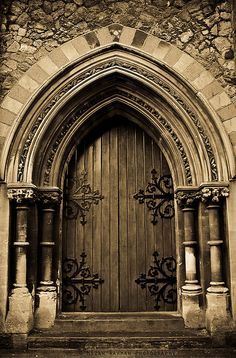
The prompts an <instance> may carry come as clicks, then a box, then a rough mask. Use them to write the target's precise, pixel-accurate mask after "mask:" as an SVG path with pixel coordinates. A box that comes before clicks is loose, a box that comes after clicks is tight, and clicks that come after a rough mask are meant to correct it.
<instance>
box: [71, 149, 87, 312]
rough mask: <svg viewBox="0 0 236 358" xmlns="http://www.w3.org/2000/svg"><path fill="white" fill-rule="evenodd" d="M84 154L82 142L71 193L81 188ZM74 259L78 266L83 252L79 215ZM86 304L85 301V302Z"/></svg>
mask: <svg viewBox="0 0 236 358" xmlns="http://www.w3.org/2000/svg"><path fill="white" fill-rule="evenodd" d="M84 152H85V142H83V143H82V144H81V145H80V146H79V147H78V150H77V154H76V170H75V173H74V175H73V178H74V179H75V180H76V181H75V184H74V187H73V192H74V191H75V190H77V189H78V188H79V187H80V186H81V181H80V179H81V176H82V173H83V172H84V170H85V167H84V162H85V160H84ZM68 240H69V242H70V241H71V238H70V237H68ZM74 245H75V257H76V259H77V261H78V264H79V262H80V260H81V257H80V255H81V254H82V252H83V251H84V250H85V236H84V226H83V225H82V224H81V222H80V213H79V214H78V216H77V219H76V230H75V244H74ZM86 303H87V300H86ZM80 306H81V303H80V302H79V300H78V301H77V303H76V306H75V311H79V312H80V311H81V308H80Z"/></svg>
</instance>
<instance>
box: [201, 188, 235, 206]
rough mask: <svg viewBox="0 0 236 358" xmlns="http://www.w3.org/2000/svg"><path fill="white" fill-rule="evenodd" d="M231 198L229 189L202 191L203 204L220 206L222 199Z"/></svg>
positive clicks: (204, 189) (205, 189)
mask: <svg viewBox="0 0 236 358" xmlns="http://www.w3.org/2000/svg"><path fill="white" fill-rule="evenodd" d="M228 196H229V189H228V188H227V187H206V188H203V189H201V198H202V201H203V202H206V203H209V204H218V203H219V202H220V200H221V199H222V198H226V197H228Z"/></svg>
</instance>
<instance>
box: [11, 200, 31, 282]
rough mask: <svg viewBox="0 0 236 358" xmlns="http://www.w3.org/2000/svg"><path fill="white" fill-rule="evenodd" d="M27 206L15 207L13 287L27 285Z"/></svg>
mask: <svg viewBox="0 0 236 358" xmlns="http://www.w3.org/2000/svg"><path fill="white" fill-rule="evenodd" d="M28 210H29V208H28V207H27V206H25V205H17V207H16V241H15V242H14V246H15V253H16V255H15V261H16V276H15V283H14V284H13V286H14V287H27V284H26V272H27V262H26V260H27V259H26V249H27V246H28V245H29V242H28V241H27V221H28Z"/></svg>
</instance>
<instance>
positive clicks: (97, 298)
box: [62, 119, 176, 312]
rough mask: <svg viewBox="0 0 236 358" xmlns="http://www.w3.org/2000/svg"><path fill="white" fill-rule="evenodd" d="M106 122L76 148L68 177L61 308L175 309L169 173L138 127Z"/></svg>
mask: <svg viewBox="0 0 236 358" xmlns="http://www.w3.org/2000/svg"><path fill="white" fill-rule="evenodd" d="M112 123H113V125H112V126H110V127H107V126H106V128H104V127H103V129H102V130H100V131H96V134H95V135H94V134H93V135H90V137H89V138H87V139H85V140H84V141H83V143H82V144H80V145H79V146H78V148H77V150H76V152H75V153H74V155H73V158H72V159H71V161H70V164H69V168H68V172H67V175H66V179H65V187H64V199H65V200H64V214H63V264H62V266H63V267H62V270H63V311H81V310H86V311H89V312H134V311H136V312H141V311H155V310H159V311H174V310H176V275H175V273H176V272H175V269H176V267H175V265H176V264H175V231H174V208H173V188H172V181H171V177H170V171H169V168H168V165H167V162H166V160H165V158H164V156H163V154H162V152H161V151H160V149H159V147H158V146H157V144H156V143H155V142H154V140H153V139H152V138H150V137H149V136H148V135H147V134H146V133H145V132H144V131H143V130H142V129H141V128H139V127H138V126H137V125H135V124H133V123H131V122H129V121H124V120H119V119H118V120H116V121H112ZM148 183H149V185H148ZM135 194H136V195H135ZM157 253H158V255H157ZM154 260H156V262H154Z"/></svg>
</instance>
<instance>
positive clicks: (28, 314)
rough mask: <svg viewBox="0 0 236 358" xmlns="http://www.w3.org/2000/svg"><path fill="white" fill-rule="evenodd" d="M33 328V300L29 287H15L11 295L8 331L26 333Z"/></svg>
mask: <svg viewBox="0 0 236 358" xmlns="http://www.w3.org/2000/svg"><path fill="white" fill-rule="evenodd" d="M32 328H33V300H32V296H31V294H30V293H29V291H28V289H27V288H14V289H13V290H12V294H11V296H10V297H9V312H8V315H7V319H6V331H7V333H25V334H27V333H28V332H30V331H31V329H32Z"/></svg>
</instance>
